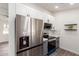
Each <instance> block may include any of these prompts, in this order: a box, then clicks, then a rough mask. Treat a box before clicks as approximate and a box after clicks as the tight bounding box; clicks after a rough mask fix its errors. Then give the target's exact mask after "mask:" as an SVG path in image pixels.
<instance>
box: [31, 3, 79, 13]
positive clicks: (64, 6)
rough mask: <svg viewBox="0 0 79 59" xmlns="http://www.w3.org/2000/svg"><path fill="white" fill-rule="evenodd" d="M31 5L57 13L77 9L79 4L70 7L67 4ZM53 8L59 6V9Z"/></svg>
mask: <svg viewBox="0 0 79 59" xmlns="http://www.w3.org/2000/svg"><path fill="white" fill-rule="evenodd" d="M32 4H34V5H36V6H39V7H41V8H44V9H46V10H48V11H50V12H59V11H64V10H69V9H75V8H79V3H75V4H74V5H70V4H69V3H32ZM55 6H59V8H57V9H56V8H55Z"/></svg>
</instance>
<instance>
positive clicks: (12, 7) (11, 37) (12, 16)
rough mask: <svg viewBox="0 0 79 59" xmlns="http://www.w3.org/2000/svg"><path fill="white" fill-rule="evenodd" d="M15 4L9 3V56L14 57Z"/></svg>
mask: <svg viewBox="0 0 79 59" xmlns="http://www.w3.org/2000/svg"><path fill="white" fill-rule="evenodd" d="M15 6H16V5H15V3H9V49H10V50H9V56H15V55H16V52H15V46H16V45H15V16H16V11H15V10H16V8H15Z"/></svg>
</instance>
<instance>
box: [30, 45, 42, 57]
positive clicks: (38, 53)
mask: <svg viewBox="0 0 79 59" xmlns="http://www.w3.org/2000/svg"><path fill="white" fill-rule="evenodd" d="M31 53H32V54H31V56H43V46H39V47H36V48H33V49H32V50H31Z"/></svg>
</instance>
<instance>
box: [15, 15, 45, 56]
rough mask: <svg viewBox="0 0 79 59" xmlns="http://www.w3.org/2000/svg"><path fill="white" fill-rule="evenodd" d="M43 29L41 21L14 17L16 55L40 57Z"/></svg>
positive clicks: (41, 53)
mask: <svg viewBox="0 0 79 59" xmlns="http://www.w3.org/2000/svg"><path fill="white" fill-rule="evenodd" d="M43 28H44V23H43V20H41V19H36V18H32V17H30V16H22V15H16V19H15V32H16V55H18V56H42V55H43Z"/></svg>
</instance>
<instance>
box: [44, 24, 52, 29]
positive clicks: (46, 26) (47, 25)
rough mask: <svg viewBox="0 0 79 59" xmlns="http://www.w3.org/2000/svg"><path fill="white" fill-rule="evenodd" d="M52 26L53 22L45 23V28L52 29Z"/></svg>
mask: <svg viewBox="0 0 79 59" xmlns="http://www.w3.org/2000/svg"><path fill="white" fill-rule="evenodd" d="M51 28H52V24H50V23H44V29H51Z"/></svg>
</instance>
